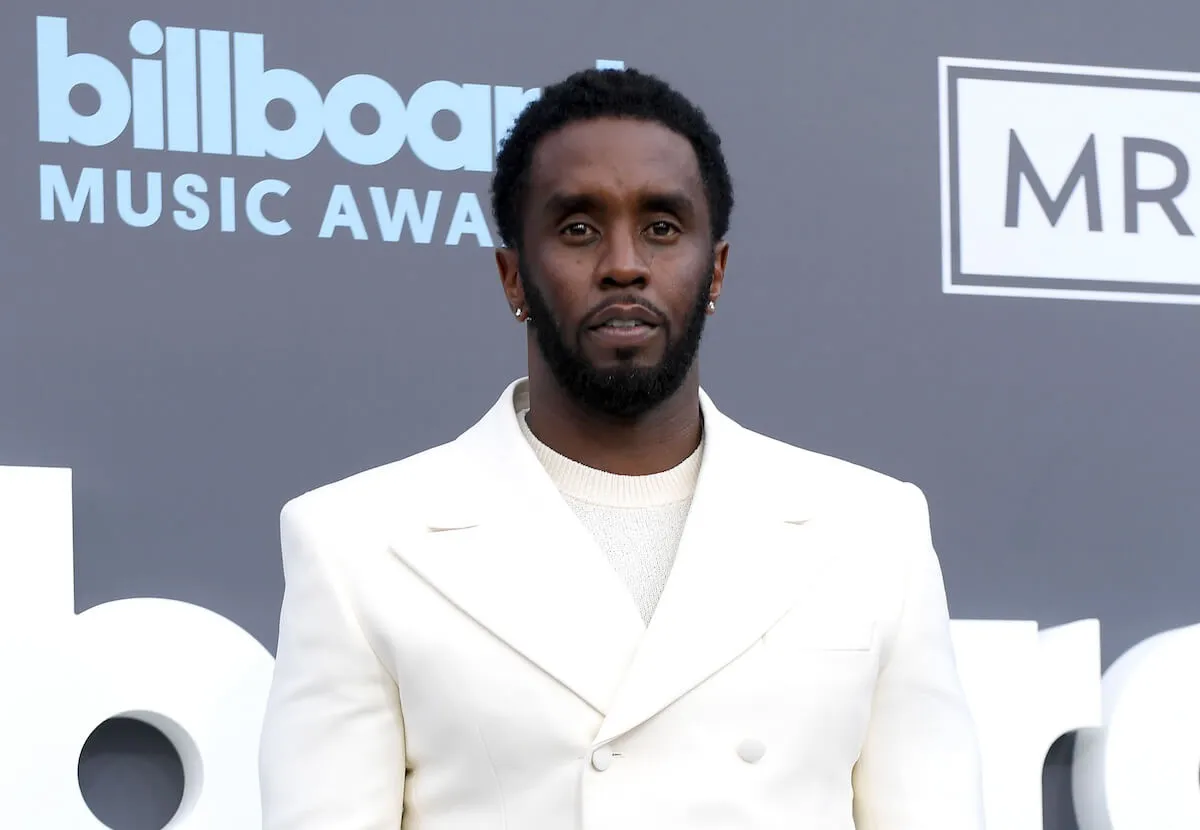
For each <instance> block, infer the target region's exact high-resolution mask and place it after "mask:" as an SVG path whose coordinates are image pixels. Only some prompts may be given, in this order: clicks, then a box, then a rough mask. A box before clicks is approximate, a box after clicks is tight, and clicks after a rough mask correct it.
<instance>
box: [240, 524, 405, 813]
mask: <svg viewBox="0 0 1200 830" xmlns="http://www.w3.org/2000/svg"><path fill="white" fill-rule="evenodd" d="M308 524H309V525H311V526H316V525H317V524H318V523H317V522H309V523H308ZM311 526H306V521H305V515H304V513H303V509H302V507H301V506H300V503H298V502H297V501H292V502H290V503H289V504H288V505H287V506H285V507H284V509H283V511H282V513H281V515H280V541H281V547H282V554H283V570H284V582H285V589H284V597H283V608H282V611H281V613H280V618H279V647H278V650H277V654H276V660H275V674H274V679H273V681H272V685H271V691H270V695H269V697H268V702H267V709H266V717H265V722H264V726H263V732H262V737H261V743H260V748H259V782H260V788H261V794H262V815H263V822H262V826H263V830H397V828H399V827H400V818H401V812H402V809H403V800H404V773H405V749H404V732H403V722H402V718H401V713H400V703H399V699H398V694H397V690H396V685H395V683H394V682H393V680H392V677H391V675H390V674H389V673H388V671H387V669H386V667H385V666H384V665H383V664H382V663H381V662H380V661H379V659H378V657H377V656H376V654H375V652H374V650H373V648H372V647H371V645H370V643H369V642H368V640H367V638H366V636H365V634H364V632H363V630H362V628H361V627H360V626H359V624H358V621H357V618H356V614H355V613H354V610H353V608H352V607H351V606H350V604H349V602H348V601H347V598H346V595H345V593H344V592H343V591H342V589H341V587H340V586H339V584H338V582H337V579H338V576H339V574H338V573H337V570H336V563H326V562H323V561H322V555H323V554H324V555H329V552H328V551H322V550H321V549H320V544H319V540H318V539H317V538H316V537H315V536H314V535H313V534H312V527H311Z"/></svg>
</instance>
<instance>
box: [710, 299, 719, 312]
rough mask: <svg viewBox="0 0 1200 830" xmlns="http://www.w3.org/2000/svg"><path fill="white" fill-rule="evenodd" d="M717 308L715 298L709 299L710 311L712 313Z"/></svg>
mask: <svg viewBox="0 0 1200 830" xmlns="http://www.w3.org/2000/svg"><path fill="white" fill-rule="evenodd" d="M716 310H717V304H716V303H715V302H714V301H713V300H709V301H708V313H709V314H712V313H713V312H714V311H716Z"/></svg>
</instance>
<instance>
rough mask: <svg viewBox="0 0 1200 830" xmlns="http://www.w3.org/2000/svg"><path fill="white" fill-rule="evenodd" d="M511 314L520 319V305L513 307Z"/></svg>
mask: <svg viewBox="0 0 1200 830" xmlns="http://www.w3.org/2000/svg"><path fill="white" fill-rule="evenodd" d="M513 316H515V317H516V318H517V319H518V320H520V319H521V307H520V306H517V307H516V308H514V309H513Z"/></svg>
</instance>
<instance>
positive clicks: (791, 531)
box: [597, 398, 830, 742]
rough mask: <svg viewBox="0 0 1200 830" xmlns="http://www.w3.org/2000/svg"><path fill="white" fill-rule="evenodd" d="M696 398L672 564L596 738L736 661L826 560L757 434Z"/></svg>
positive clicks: (614, 732)
mask: <svg viewBox="0 0 1200 830" xmlns="http://www.w3.org/2000/svg"><path fill="white" fill-rule="evenodd" d="M704 403H705V433H706V437H705V449H704V461H703V466H702V467H701V473H700V479H699V481H698V483H697V487H696V494H695V497H694V499H693V501H692V507H691V510H690V512H689V515H688V520H687V524H686V526H685V529H684V533H683V538H682V540H681V541H680V547H679V552H678V554H677V556H676V559H675V565H674V567H673V569H672V571H671V575H670V577H669V579H668V580H667V585H666V588H665V590H664V592H663V596H662V598H661V600H660V602H659V604H658V607H657V609H656V610H655V614H654V617H653V618H652V619H651V621H650V625H649V628H648V629H647V630H646V633H645V635H644V637H643V638H642V640H641V643H640V644H639V646H638V648H637V651H636V654H635V656H634V658H633V661H632V663H631V664H630V666H629V670H628V672H627V674H626V676H625V680H624V682H623V683H622V685H621V687H620V688H619V690H618V691H617V695H616V698H615V699H614V701H613V704H612V707H611V708H610V709H609V712H608V715H607V717H606V718H605V721H604V724H603V725H602V726H601V730H600V734H599V735H598V736H597V741H598V742H604V741H609V740H612V739H613V738H616V737H618V736H619V735H621V734H624V733H625V732H628V731H629V730H631V729H633V728H635V727H637V726H639V725H640V724H642V723H644V722H645V721H647V720H649V719H650V718H652V717H654V716H655V715H656V714H658V713H659V712H661V711H662V710H663V709H665V708H666V707H667V706H669V705H671V704H672V703H673V702H675V701H676V700H678V699H679V698H680V697H682V696H683V695H685V694H686V693H687V692H689V691H690V690H692V689H693V688H695V687H696V686H698V685H699V684H700V683H702V682H704V680H706V679H707V678H708V677H710V676H711V675H713V674H715V673H716V672H718V671H720V670H721V669H722V668H723V667H724V666H726V665H727V664H729V663H730V662H732V661H733V660H735V659H736V658H737V657H738V656H740V655H741V654H742V653H743V652H745V651H746V650H747V649H749V648H750V647H751V646H752V645H754V644H755V643H756V642H757V641H758V640H759V638H761V637H762V635H763V634H764V633H765V632H766V631H767V629H769V628H770V627H771V626H772V625H773V624H774V623H776V622H777V621H778V620H779V619H780V618H782V617H783V616H784V615H785V614H786V613H787V612H788V611H789V610H790V609H791V608H792V607H794V606H795V605H796V603H797V602H799V601H801V600H802V599H803V596H802V595H803V591H804V590H805V587H806V586H811V585H812V584H813V582H814V581H815V580H816V578H817V577H818V575H819V574H820V572H821V570H822V569H823V568H824V567H825V566H826V565H827V564H828V562H829V561H830V548H829V546H827V545H823V544H821V543H820V541H819V537H820V534H821V531H820V525H821V523H820V521H819V519H817V518H814V517H813V513H812V509H813V508H814V507H815V505H814V503H813V501H812V500H811V499H808V498H807V497H805V496H802V495H800V494H796V493H789V494H781V493H779V492H778V491H776V490H775V489H774V488H773V486H772V484H773V482H772V481H771V479H770V477H769V475H768V470H767V468H766V467H765V466H760V465H759V464H757V463H756V460H755V454H756V452H761V444H759V443H758V442H752V441H750V440H747V439H748V438H755V437H757V436H753V434H752V433H749V432H748V431H746V430H744V429H743V428H742V427H740V426H738V425H737V424H735V423H734V422H732V421H730V420H728V419H726V418H725V417H724V416H722V415H721V414H720V413H719V412H717V411H716V410H715V408H713V407H712V404H711V402H709V401H708V400H707V398H704ZM764 476H765V478H764ZM781 496H785V499H784V501H783V503H781ZM786 496H791V498H790V499H787V498H786Z"/></svg>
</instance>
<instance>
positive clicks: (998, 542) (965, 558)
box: [0, 0, 1200, 830]
mask: <svg viewBox="0 0 1200 830" xmlns="http://www.w3.org/2000/svg"><path fill="white" fill-rule="evenodd" d="M1198 28H1200V8H1198V7H1196V6H1195V5H1194V4H1191V3H1188V2H1185V0H1145V1H1144V2H1142V3H1139V4H1133V3H1117V2H1112V3H1108V2H1106V3H1095V2H1091V3H1084V2H1081V1H1080V0H1053V2H1042V3H1005V4H963V3H959V2H951V0H918V2H912V3H905V4H890V5H889V4H875V5H873V6H862V5H861V4H824V5H822V4H815V5H814V4H795V5H791V4H780V3H775V4H766V3H763V4H744V5H742V6H739V7H737V8H734V7H733V6H732V5H728V4H721V3H714V2H700V3H686V4H685V3H676V4H651V5H649V6H647V5H646V4H643V3H640V2H635V0H615V1H614V2H609V3H605V4H602V5H590V6H589V5H584V4H579V5H573V4H561V3H549V2H538V1H537V0H521V2H511V3H504V4H483V3H475V2H467V0H454V1H453V2H451V0H443V2H436V3H435V2H428V3H420V4H416V5H413V4H407V5H406V4H396V3H388V2H381V0H364V2H359V3H354V4H350V5H335V4H328V3H317V2H312V1H311V0H309V2H302V3H296V2H289V3H284V2H281V0H262V1H261V2H257V3H253V4H237V3H233V2H229V1H228V0H222V2H212V3H207V4H194V3H189V4H185V3H181V2H173V1H172V0H161V1H160V2H147V0H121V2H118V3H108V4H101V5H96V4H85V3H82V2H69V1H64V2H57V3H56V2H51V0H7V2H5V3H4V4H3V6H2V7H0V106H2V107H3V112H4V115H5V117H4V119H3V124H2V126H0V182H2V183H3V185H4V187H3V189H2V191H0V666H2V667H3V675H2V677H0V826H2V827H14V828H16V827H19V828H30V830H40V828H50V829H51V830H96V829H97V828H102V827H105V826H107V827H111V828H115V830H143V828H150V829H152V830H157V828H162V827H164V826H168V823H169V826H170V827H171V828H176V829H177V830H178V829H179V828H186V830H216V828H220V830H252V828H255V827H256V826H257V821H258V805H257V793H256V786H257V782H256V778H255V775H256V773H255V760H256V759H255V751H256V746H257V729H258V726H259V724H260V722H261V718H262V707H263V703H264V696H265V693H266V688H267V685H268V684H269V682H270V673H271V668H272V661H273V657H272V653H273V651H274V648H275V642H276V637H277V616H278V612H279V605H280V600H281V596H282V588H283V583H282V573H281V569H280V563H279V552H278V524H277V522H278V513H279V509H280V507H281V506H282V505H283V503H284V502H285V501H287V500H288V499H290V498H291V497H293V496H295V495H297V494H299V493H301V492H304V491H306V490H309V489H312V488H313V487H316V486H319V485H321V484H324V483H327V482H330V481H333V480H335V479H339V478H341V477H344V476H347V475H350V474H352V473H354V472H357V471H359V470H362V469H365V468H367V467H371V466H375V465H379V464H383V463H386V462H388V461H391V460H395V459H397V458H400V457H403V456H406V455H408V454H411V453H414V452H417V451H419V450H421V449H424V448H426V447H428V446H431V445H434V444H437V443H441V442H443V441H446V440H449V439H451V438H453V437H454V436H455V435H457V434H458V433H459V432H460V431H461V430H463V429H465V428H466V427H467V426H469V425H470V424H471V423H473V421H474V420H475V419H476V418H477V417H478V416H479V415H480V414H482V412H483V411H484V410H485V409H486V407H487V406H489V405H490V404H491V402H492V401H494V399H495V397H496V395H497V394H499V392H500V390H501V389H502V388H503V387H504V385H506V384H507V383H508V382H509V381H510V380H511V379H512V378H514V377H516V376H518V375H519V374H521V373H522V370H523V332H522V330H521V329H520V327H518V326H515V325H514V324H513V323H512V320H511V315H510V313H509V311H508V308H507V306H506V304H505V303H504V299H503V295H502V293H501V290H500V285H499V281H498V279H497V277H496V275H495V269H494V265H493V261H492V254H493V248H494V245H495V244H496V233H495V229H494V226H493V224H492V218H491V216H490V214H489V212H488V209H487V205H488V187H489V181H490V175H491V171H492V166H493V159H494V154H495V151H496V147H497V143H498V141H499V140H500V139H501V138H502V137H503V135H504V132H505V130H506V129H507V127H508V126H509V125H510V124H511V123H512V120H513V118H515V116H516V115H517V114H518V113H519V112H520V111H521V108H522V107H523V106H525V105H526V104H527V103H528V102H529V101H530V100H533V99H534V98H535V97H536V96H537V95H538V94H539V90H540V87H541V86H542V85H544V84H546V83H550V82H553V81H555V80H557V79H559V78H561V77H563V76H565V75H567V74H569V73H570V72H572V71H574V70H576V69H580V68H584V67H587V66H600V67H619V66H623V65H628V66H636V67H638V68H640V69H644V70H648V71H652V72H655V73H658V74H660V75H662V76H663V77H665V78H666V79H668V80H669V81H671V82H672V83H674V84H675V85H676V86H678V87H679V88H680V89H681V90H683V91H684V92H685V93H686V94H688V95H689V96H690V97H692V98H693V99H694V100H696V101H697V102H698V103H699V104H700V105H701V106H702V107H704V108H705V110H706V111H707V112H708V114H709V115H710V117H711V119H712V121H713V122H714V124H715V126H716V127H717V129H718V130H719V131H720V133H721V134H722V136H723V139H724V142H725V145H726V148H727V152H728V155H729V161H730V165H731V167H732V172H733V176H734V182H735V187H736V189H737V197H738V208H737V210H736V212H735V215H734V221H733V231H732V234H731V237H730V241H731V243H732V252H731V257H730V265H729V270H728V274H727V280H726V291H725V293H724V294H723V295H722V298H723V300H722V308H721V313H720V314H719V315H718V316H717V317H716V318H714V320H713V322H712V324H711V326H710V329H709V334H708V336H707V338H706V343H705V349H704V372H705V374H704V382H705V386H706V388H707V389H708V391H709V392H710V394H712V395H713V397H714V398H715V399H716V400H717V401H718V403H720V404H721V405H722V406H723V408H724V409H725V410H726V411H728V412H729V413H730V414H731V415H733V416H734V417H735V418H737V419H739V420H740V421H742V422H743V423H745V424H746V425H748V426H751V427H752V428H755V429H757V430H759V431H763V432H767V433H769V434H772V435H775V436H777V437H779V438H782V439H784V440H786V441H789V442H791V443H794V444H799V445H801V446H805V447H808V448H811V449H814V450H817V451H820V452H825V453H830V454H833V455H838V456H841V457H844V458H847V459H850V460H852V461H855V462H858V463H860V464H865V465H867V466H870V467H874V468H877V469H880V470H883V471H885V472H887V473H890V474H892V475H894V476H897V477H900V478H904V479H908V480H912V481H915V482H917V483H918V484H919V485H921V486H922V488H923V489H924V490H925V492H926V494H927V495H928V497H929V500H930V504H931V509H932V515H933V525H934V534H935V540H936V542H937V545H938V549H939V551H940V554H941V557H942V560H943V563H944V568H945V575H946V582H947V589H948V592H949V596H950V602H951V611H952V615H953V616H954V618H955V623H954V626H955V640H956V648H957V649H958V653H959V660H960V664H961V667H962V672H963V676H964V681H965V683H966V685H967V690H968V694H969V696H970V698H971V702H972V706H973V708H974V710H975V713H976V716H977V719H978V720H979V723H980V729H981V733H982V737H983V742H984V750H985V756H986V757H985V765H986V777H987V782H986V786H987V797H988V808H987V809H988V814H989V822H990V823H989V827H990V829H991V830H1043V828H1044V830H1145V828H1148V827H1153V828H1156V830H1183V828H1193V830H1194V828H1195V827H1197V826H1200V707H1197V706H1196V701H1197V700H1198V699H1200V603H1198V602H1197V600H1196V597H1197V595H1198V594H1200V556H1197V555H1196V542H1197V539H1200V530H1198V529H1197V528H1198V517H1200V512H1198V508H1197V495H1198V494H1200V442H1198V441H1196V440H1195V433H1196V428H1195V425H1196V423H1197V420H1198V416H1200V383H1197V381H1196V371H1195V365H1196V360H1197V356H1198V355H1200V307H1198V306H1200V269H1198V268H1197V266H1196V263H1197V262H1200V242H1198V241H1197V237H1196V232H1197V230H1198V229H1200V186H1197V184H1196V183H1195V182H1194V181H1193V173H1194V169H1193V165H1194V163H1195V160H1196V159H1200V53H1197V51H1196V49H1195V32H1196V30H1197V29H1198Z"/></svg>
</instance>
